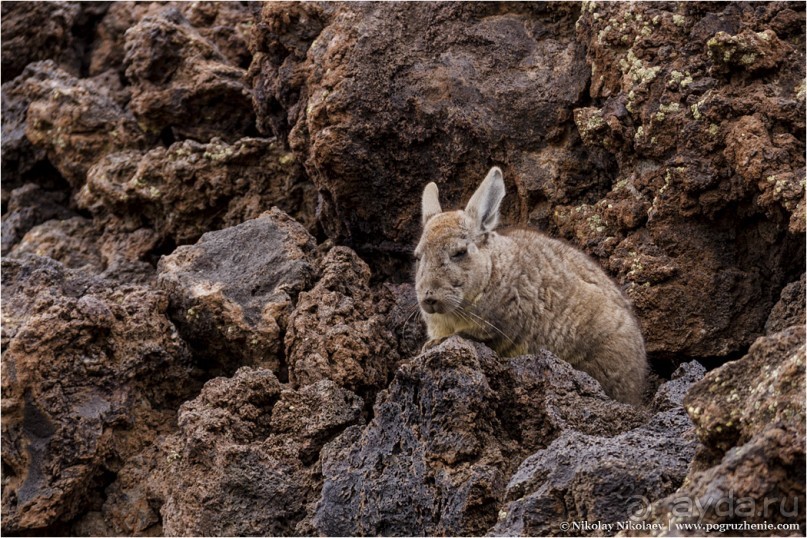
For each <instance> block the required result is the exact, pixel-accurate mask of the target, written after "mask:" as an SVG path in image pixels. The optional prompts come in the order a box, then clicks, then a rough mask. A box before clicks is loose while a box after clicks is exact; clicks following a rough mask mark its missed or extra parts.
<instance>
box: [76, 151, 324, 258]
mask: <svg viewBox="0 0 807 538" xmlns="http://www.w3.org/2000/svg"><path fill="white" fill-rule="evenodd" d="M314 196H315V195H314V193H313V192H312V187H311V185H310V183H309V182H308V181H307V180H306V179H305V177H304V175H303V173H302V170H301V167H300V165H299V164H298V162H297V160H296V159H295V157H294V156H293V155H292V154H291V153H289V152H288V151H286V150H284V149H283V148H282V146H281V145H280V144H279V143H277V141H275V140H267V139H263V138H243V139H241V140H238V141H237V142H235V143H233V144H228V143H226V142H224V141H222V140H220V139H214V140H213V141H211V142H209V143H205V144H201V143H198V142H194V141H192V140H185V141H182V142H176V143H174V144H172V145H171V146H170V147H169V148H159V147H158V148H154V149H152V150H150V151H148V152H146V153H141V152H136V151H127V152H120V153H109V154H107V155H106V156H104V157H103V158H102V159H101V160H100V161H99V162H98V163H97V164H96V165H95V166H93V167H92V169H91V170H90V172H89V174H88V180H87V184H86V185H85V186H84V188H83V189H82V190H81V192H80V193H79V194H78V196H77V203H78V206H79V207H81V208H83V209H87V210H89V211H90V212H92V213H93V215H94V216H95V217H96V218H98V219H102V220H106V219H110V218H111V220H112V221H114V222H115V223H116V225H117V226H123V227H125V228H126V229H130V230H135V229H137V228H139V227H142V226H148V227H150V228H152V229H154V230H155V231H156V232H157V233H158V235H159V237H160V239H161V240H163V241H165V240H169V241H172V242H174V243H177V244H186V243H189V242H193V241H196V240H197V239H198V238H199V237H200V236H201V235H202V234H203V233H205V232H207V231H212V230H216V229H220V228H226V227H229V226H234V225H236V224H240V223H242V222H244V221H246V220H249V219H253V218H255V217H257V216H258V215H260V214H261V213H262V212H264V211H266V210H267V209H268V208H270V207H272V206H273V205H277V206H279V207H280V208H281V209H284V210H286V211H287V212H288V213H290V214H291V215H292V216H294V217H297V218H298V220H300V221H301V222H303V223H304V224H306V225H307V227H308V228H309V229H313V228H314V227H315V222H314V220H313V219H314V217H313V215H314V208H313V207H312V206H313V203H314V201H313V197H314Z"/></svg>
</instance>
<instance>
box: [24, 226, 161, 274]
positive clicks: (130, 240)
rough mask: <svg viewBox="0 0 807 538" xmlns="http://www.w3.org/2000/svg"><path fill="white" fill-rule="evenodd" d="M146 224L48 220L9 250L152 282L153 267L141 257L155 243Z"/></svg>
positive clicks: (151, 248) (144, 255) (103, 272)
mask: <svg viewBox="0 0 807 538" xmlns="http://www.w3.org/2000/svg"><path fill="white" fill-rule="evenodd" d="M157 240H158V238H157V236H156V234H155V233H154V232H153V231H152V230H151V229H149V228H139V229H135V230H134V231H128V230H127V231H120V230H115V229H109V228H101V227H100V226H99V225H98V223H97V222H96V221H93V220H90V219H86V218H83V217H73V218H69V219H63V220H49V221H47V222H45V223H43V224H40V225H38V226H35V227H33V228H32V229H31V230H30V231H29V232H28V233H26V234H25V236H24V237H23V238H22V239H21V240H20V242H19V243H18V244H17V245H15V246H14V248H13V249H12V250H11V252H10V253H9V256H11V257H15V258H16V257H20V256H22V255H25V254H36V255H38V256H48V257H49V258H52V259H54V260H56V261H59V262H61V263H62V264H64V265H65V266H66V267H69V268H85V269H87V270H88V271H90V272H91V273H96V274H99V275H100V276H102V277H105V278H108V279H111V280H115V281H119V282H123V283H133V284H134V283H138V284H139V283H153V280H154V277H155V271H154V267H153V266H152V265H150V264H149V263H148V262H146V261H144V259H146V258H148V254H149V253H150V252H151V251H152V250H153V249H154V247H155V245H156V244H157Z"/></svg>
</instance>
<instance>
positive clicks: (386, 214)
mask: <svg viewBox="0 0 807 538" xmlns="http://www.w3.org/2000/svg"><path fill="white" fill-rule="evenodd" d="M576 9H577V8H576V6H573V5H571V4H566V5H563V4H559V5H553V6H552V7H551V8H550V7H549V6H547V5H545V4H533V5H530V6H527V5H524V4H521V5H510V4H473V5H471V4H452V3H445V4H418V5H417V6H414V5H411V6H404V5H398V4H362V5H359V4H353V5H335V4H299V5H297V4H266V5H265V6H264V9H263V11H262V15H261V23H260V25H259V26H258V29H257V32H256V35H255V42H254V44H253V51H254V54H255V59H254V60H253V65H252V66H251V67H250V72H251V75H252V81H253V87H254V88H255V92H256V93H255V101H256V110H258V121H259V124H260V125H261V126H262V127H263V128H265V129H272V130H273V132H275V133H278V134H284V133H285V132H286V131H288V132H289V142H290V144H291V146H292V148H293V149H294V150H295V151H296V152H297V153H298V154H300V155H301V156H302V157H303V159H304V162H305V166H306V170H307V171H308V174H309V176H310V177H311V178H312V179H313V180H314V182H315V183H316V184H317V187H318V188H319V190H320V195H321V202H320V206H319V216H320V220H321V222H322V224H323V227H324V228H325V231H326V233H327V234H328V235H329V236H330V237H332V238H335V239H338V240H339V241H344V242H348V243H349V244H350V245H351V246H353V248H355V249H356V250H357V252H358V253H359V254H360V255H363V256H373V257H376V258H377V257H379V256H382V257H383V256H384V255H386V256H393V257H398V258H399V259H400V258H401V257H407V256H408V255H409V250H410V248H411V243H412V242H413V241H414V239H415V238H416V236H417V233H418V231H419V230H418V223H417V220H416V219H412V218H411V217H412V215H415V214H417V212H418V210H419V209H418V208H419V205H418V204H419V203H420V201H419V194H420V191H421V190H422V187H423V185H425V184H426V183H427V182H428V181H431V180H434V181H437V182H438V185H439V186H440V188H441V192H442V193H443V194H444V196H445V197H446V200H447V202H449V203H450V202H451V201H454V202H457V201H459V200H460V199H461V198H467V196H468V195H469V194H470V192H471V191H472V190H473V188H474V187H475V185H476V184H477V183H478V181H479V179H480V177H481V175H482V174H483V173H484V170H486V169H487V168H489V166H490V164H491V162H495V163H497V164H502V165H504V166H505V168H506V173H505V179H506V181H507V182H508V184H509V185H510V186H511V190H512V191H513V192H518V198H517V199H518V202H517V203H512V204H511V205H509V206H508V210H507V212H508V214H509V215H510V216H513V215H521V216H522V217H525V216H526V213H527V212H528V209H527V207H526V206H527V205H528V203H529V202H530V201H533V200H534V198H532V197H533V195H534V194H533V192H529V191H530V189H531V188H532V187H531V186H530V185H533V184H534V183H535V180H533V179H532V178H533V177H534V172H533V170H534V168H536V166H535V165H536V164H537V163H539V162H540V161H541V160H542V159H543V160H550V161H553V162H555V163H556V164H555V166H556V168H557V169H559V170H562V172H561V173H563V174H565V175H566V176H567V177H568V178H569V182H570V183H574V184H575V185H574V186H572V185H571V184H570V185H568V187H567V189H568V191H570V192H574V193H575V194H576V195H580V194H581V193H583V192H588V191H590V190H592V189H595V190H596V188H597V183H598V181H599V180H601V179H602V173H601V170H602V168H603V167H607V166H608V163H607V162H606V161H607V159H602V158H600V157H601V156H602V154H603V152H601V151H600V150H598V149H594V150H592V151H591V152H588V150H585V149H583V148H581V147H580V146H579V145H578V147H577V149H574V148H573V147H572V145H573V144H574V140H575V137H576V134H575V133H574V132H573V125H571V122H570V121H569V120H570V114H571V107H572V105H573V104H574V103H576V102H577V101H578V100H579V99H580V97H581V95H582V92H583V90H584V89H585V86H586V83H587V80H588V72H587V69H586V67H585V63H584V61H583V55H584V50H583V48H581V47H579V46H578V44H577V43H576V42H575V41H574V39H573V26H574V21H575V19H576ZM367 36H373V37H372V39H368V38H367ZM564 124H565V125H564ZM570 127H571V128H572V129H569V128H570ZM548 146H552V147H558V148H559V152H560V154H561V155H560V156H556V155H549V156H547V155H546V153H547V147H548ZM581 150H582V151H583V152H584V153H580V151H581ZM588 153H592V155H591V159H588V158H587V156H588ZM508 172H509V173H508ZM548 175H549V174H548ZM592 177H593V178H594V179H591V178H592ZM552 180H554V178H552V179H551V180H549V179H545V180H544V181H552ZM539 181H540V180H539ZM527 182H530V183H529V184H528V183H527ZM513 185H515V186H516V188H515V189H513V188H512V186H513ZM381 263H382V262H381V260H375V261H374V265H376V266H377V265H379V264H381Z"/></svg>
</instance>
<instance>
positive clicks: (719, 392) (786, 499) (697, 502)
mask: <svg viewBox="0 0 807 538" xmlns="http://www.w3.org/2000/svg"><path fill="white" fill-rule="evenodd" d="M804 342H805V336H804V326H803V324H802V325H797V326H793V327H790V328H789V329H785V330H783V331H781V332H778V333H776V334H773V335H771V336H764V337H761V338H759V339H758V340H757V341H756V342H754V345H752V346H751V349H750V350H749V352H748V355H746V356H745V357H743V358H742V359H741V360H738V361H734V362H731V363H728V364H726V365H725V366H723V367H721V368H718V369H716V370H714V371H712V372H710V373H709V374H708V375H707V376H706V377H705V378H704V379H703V380H702V381H700V382H699V383H697V384H695V385H694V386H693V387H692V390H691V391H690V392H689V393H688V394H687V396H686V398H685V400H684V403H685V405H686V409H687V412H688V413H689V415H690V416H691V417H692V420H693V421H694V422H695V426H696V433H697V435H698V439H699V440H700V442H701V443H702V445H701V446H700V447H699V449H698V452H697V454H696V456H695V459H694V460H693V462H692V468H691V470H690V472H689V474H688V475H687V479H686V482H685V483H684V486H683V487H682V488H681V489H679V490H678V491H676V492H675V493H674V494H672V495H670V496H669V497H667V498H665V499H662V500H660V501H658V502H656V503H654V504H653V505H652V506H651V507H649V509H648V511H647V513H646V514H645V520H646V521H647V522H664V523H666V522H667V521H668V520H670V521H671V522H672V523H673V524H676V525H680V524H685V523H704V524H707V523H711V524H721V523H742V522H747V523H757V524H759V523H763V522H768V523H772V524H777V523H790V524H793V523H796V524H798V525H799V529H798V530H793V531H791V532H775V533H773V534H777V535H792V536H800V535H803V534H804V531H805V524H804V516H805V504H804V503H805V487H804V482H805V426H804V425H805V410H804V391H805V384H804V372H805V361H804V357H805V344H804ZM677 528H678V530H679V533H678V534H679V535H699V534H702V532H703V531H700V532H699V531H698V530H697V529H691V530H689V531H688V532H687V531H686V529H685V528H684V529H682V528H681V527H677ZM751 534H754V533H751Z"/></svg>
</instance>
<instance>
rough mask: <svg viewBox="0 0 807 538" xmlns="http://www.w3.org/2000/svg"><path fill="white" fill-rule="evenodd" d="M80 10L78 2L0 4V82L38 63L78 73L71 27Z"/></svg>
mask: <svg viewBox="0 0 807 538" xmlns="http://www.w3.org/2000/svg"><path fill="white" fill-rule="evenodd" d="M81 11H82V5H81V3H79V2H42V3H31V2H3V15H2V16H3V32H2V36H3V37H2V39H3V53H2V58H3V59H2V71H3V82H5V81H8V80H11V79H13V78H14V77H16V76H17V75H19V74H20V73H21V72H22V70H23V69H24V68H25V66H26V65H28V64H29V63H32V62H36V61H38V60H54V61H55V62H56V63H57V64H59V65H61V66H62V67H65V68H66V69H67V70H69V71H70V72H71V73H73V74H78V71H79V67H80V65H81V56H80V55H81V50H80V45H79V43H78V40H77V39H76V36H75V34H74V33H73V27H74V25H77V24H78V21H79V19H80V17H81Z"/></svg>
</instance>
